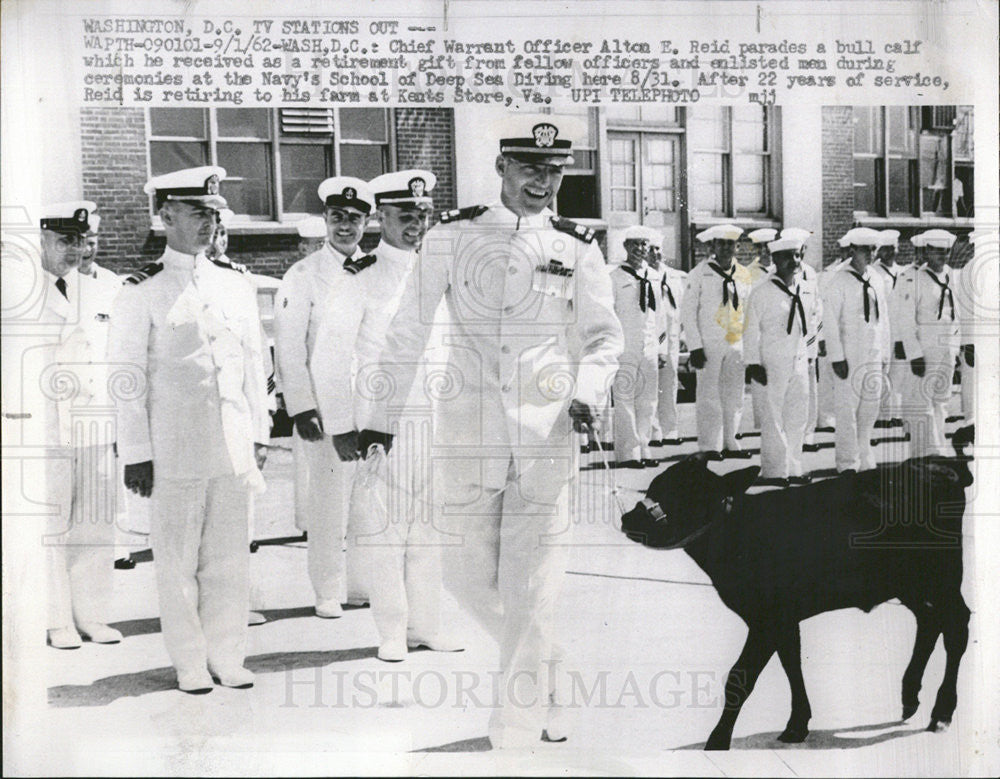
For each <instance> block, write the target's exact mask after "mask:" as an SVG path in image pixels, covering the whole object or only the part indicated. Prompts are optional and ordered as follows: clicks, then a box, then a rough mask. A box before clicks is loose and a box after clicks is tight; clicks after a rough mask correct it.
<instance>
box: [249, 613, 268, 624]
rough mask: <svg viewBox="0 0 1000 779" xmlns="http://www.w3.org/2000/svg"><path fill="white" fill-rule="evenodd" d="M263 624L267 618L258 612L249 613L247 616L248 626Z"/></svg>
mask: <svg viewBox="0 0 1000 779" xmlns="http://www.w3.org/2000/svg"><path fill="white" fill-rule="evenodd" d="M265 622H267V617H265V616H264V615H263V614H261V613H260V612H259V611H250V612H249V613H248V614H247V624H248V625H263V624H264V623H265Z"/></svg>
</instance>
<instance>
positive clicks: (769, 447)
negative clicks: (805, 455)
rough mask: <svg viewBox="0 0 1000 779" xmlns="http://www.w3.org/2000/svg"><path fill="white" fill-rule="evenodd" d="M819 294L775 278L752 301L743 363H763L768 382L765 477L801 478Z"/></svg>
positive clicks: (763, 448)
mask: <svg viewBox="0 0 1000 779" xmlns="http://www.w3.org/2000/svg"><path fill="white" fill-rule="evenodd" d="M815 309H816V290H815V289H814V288H812V287H811V286H808V285H802V284H800V283H797V280H796V281H795V282H793V284H792V286H791V287H787V286H785V284H784V282H782V281H781V279H779V278H777V277H776V276H775V277H772V278H770V279H768V280H767V281H765V282H763V283H761V284H758V285H757V286H756V287H754V289H753V291H752V292H751V293H750V298H749V300H748V302H747V316H746V331H745V332H744V336H743V361H744V363H746V364H747V365H762V366H764V369H765V370H766V372H767V384H766V385H763V386H762V385H759V384H757V382H752V384H757V386H758V388H759V394H760V395H761V397H762V398H763V415H762V417H761V442H760V459H761V476H764V477H767V478H781V479H784V478H788V477H789V476H801V475H802V441H803V438H804V436H805V432H806V425H807V423H808V417H809V347H808V344H807V340H808V337H809V334H810V327H811V323H813V322H814V321H815Z"/></svg>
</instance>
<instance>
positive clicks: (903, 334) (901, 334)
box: [870, 262, 922, 360]
mask: <svg viewBox="0 0 1000 779" xmlns="http://www.w3.org/2000/svg"><path fill="white" fill-rule="evenodd" d="M870 267H871V269H872V272H873V273H875V274H876V275H878V276H879V277H880V278H881V279H882V286H883V287H884V288H885V291H886V297H887V298H888V300H889V330H890V337H891V338H892V342H893V357H895V356H896V342H901V343H902V344H903V352H904V353H905V355H906V359H907V360H913V359H915V358H917V357H919V356H920V355H921V354H922V350H921V348H920V344H919V343H918V342H917V330H916V328H915V327H914V326H913V316H914V315H913V311H912V304H909V303H908V302H907V300H906V297H905V296H906V294H907V293H908V292H909V293H911V294H912V290H911V287H912V277H913V271H914V268H913V267H912V266H908V265H898V264H896V263H895V262H894V263H892V265H890V266H889V267H886V266H885V265H884V264H883V263H881V262H876V263H872V265H871V266H870Z"/></svg>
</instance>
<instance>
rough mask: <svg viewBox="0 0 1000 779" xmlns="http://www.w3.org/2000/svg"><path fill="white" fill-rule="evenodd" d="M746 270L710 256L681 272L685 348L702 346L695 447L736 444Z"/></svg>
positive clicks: (747, 281)
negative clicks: (684, 278)
mask: <svg viewBox="0 0 1000 779" xmlns="http://www.w3.org/2000/svg"><path fill="white" fill-rule="evenodd" d="M749 294H750V274H749V272H748V271H747V269H746V268H744V267H743V266H742V265H740V264H739V263H738V262H735V260H734V262H733V265H732V267H731V268H728V269H723V268H720V267H719V266H718V264H717V263H716V261H715V257H714V256H713V257H710V258H709V259H707V260H703V261H702V262H700V263H698V264H697V265H696V266H695V267H694V268H693V269H692V270H691V272H690V273H688V277H687V287H686V289H685V291H684V300H683V302H682V304H681V322H682V324H683V327H684V340H685V342H686V343H687V346H688V349H689V350H691V351H693V350H695V349H704V350H705V357H706V363H705V367H704V368H703V369H701V370H699V371H698V388H697V396H696V398H695V415H696V416H697V423H698V448H699V449H700V450H701V451H720V450H722V449H723V448H725V449H729V450H738V449H739V448H740V445H739V442H738V441H737V440H736V434H737V433H738V432H739V429H740V420H741V418H742V416H743V314H744V305H745V301H746V299H747V296H748V295H749Z"/></svg>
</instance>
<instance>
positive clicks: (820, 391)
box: [816, 357, 840, 427]
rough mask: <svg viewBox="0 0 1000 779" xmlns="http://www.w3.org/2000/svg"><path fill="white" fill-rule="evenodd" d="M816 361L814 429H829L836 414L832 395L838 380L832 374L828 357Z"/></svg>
mask: <svg viewBox="0 0 1000 779" xmlns="http://www.w3.org/2000/svg"><path fill="white" fill-rule="evenodd" d="M817 359H818V361H819V377H818V378H817V380H816V381H817V386H816V394H817V403H816V427H831V426H832V425H833V424H834V416H835V413H836V412H835V409H834V406H835V402H834V394H835V390H836V387H837V382H839V381H840V379H838V378H837V376H836V374H834V372H833V367H832V363H831V362H830V358H829V357H819V358H817Z"/></svg>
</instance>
